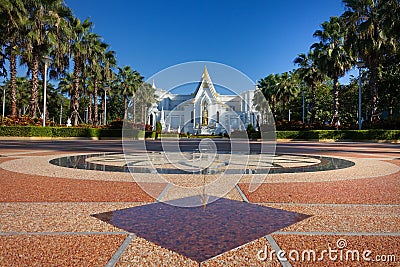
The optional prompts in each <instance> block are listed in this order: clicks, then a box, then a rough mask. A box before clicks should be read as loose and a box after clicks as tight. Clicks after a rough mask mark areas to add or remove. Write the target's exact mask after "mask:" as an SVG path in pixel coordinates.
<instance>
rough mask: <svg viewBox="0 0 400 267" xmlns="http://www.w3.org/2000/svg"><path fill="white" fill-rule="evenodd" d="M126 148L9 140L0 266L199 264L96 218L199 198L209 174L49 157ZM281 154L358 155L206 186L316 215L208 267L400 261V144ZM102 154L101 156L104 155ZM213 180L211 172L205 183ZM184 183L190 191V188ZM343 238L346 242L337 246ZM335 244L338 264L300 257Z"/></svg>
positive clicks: (0, 164) (0, 154)
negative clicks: (340, 163)
mask: <svg viewBox="0 0 400 267" xmlns="http://www.w3.org/2000/svg"><path fill="white" fill-rule="evenodd" d="M154 147H155V146H154ZM121 151H122V149H121V142H120V141H87V140H84V141H24V140H19V141H11V140H6V141H4V140H2V141H1V143H0V266H104V265H106V264H107V263H109V264H111V266H112V265H116V266H199V263H197V262H195V261H193V260H191V259H188V258H186V257H184V256H182V255H180V254H178V253H176V252H174V251H170V250H168V249H165V248H162V247H160V246H158V245H156V244H154V243H152V242H150V241H148V240H145V239H143V238H141V237H138V236H136V235H132V234H129V233H127V232H126V231H124V230H122V229H119V228H117V227H114V226H112V225H110V224H108V223H105V222H103V221H101V220H98V219H96V218H94V217H93V216H92V215H93V214H98V213H103V212H108V211H113V210H117V209H125V208H130V207H134V206H141V205H146V204H149V203H152V202H154V201H156V199H159V200H170V199H176V198H181V197H184V196H191V195H194V194H201V193H202V191H201V187H198V186H199V185H202V181H203V180H202V179H201V181H199V180H196V177H194V176H187V175H164V177H165V178H168V179H163V177H160V176H157V175H155V174H139V175H137V176H136V177H135V179H136V180H134V179H133V178H132V177H131V175H130V174H129V173H114V172H101V171H90V170H77V169H68V168H64V167H58V166H55V165H51V164H49V163H48V162H49V160H50V159H54V158H58V157H63V156H66V155H77V154H92V153H102V152H107V153H108V152H116V153H121ZM138 153H141V152H138ZM277 153H279V154H299V155H322V156H332V157H340V158H344V159H347V160H351V161H354V162H355V166H353V167H350V168H347V169H342V170H333V171H323V172H315V173H295V174H292V173H290V174H272V175H269V176H267V178H266V179H265V180H264V181H263V184H261V185H260V186H259V188H258V189H257V190H256V191H254V192H249V191H248V188H249V183H250V181H251V179H252V176H250V175H243V176H242V177H241V178H240V182H239V184H238V187H234V188H224V184H223V183H221V182H220V181H218V182H217V183H215V185H217V186H216V188H214V189H212V190H211V189H210V190H209V191H208V192H213V193H215V194H219V193H222V192H228V194H227V195H226V196H225V197H226V198H230V199H234V200H240V201H246V200H248V201H250V202H253V203H257V204H259V205H263V206H268V207H272V208H277V209H282V210H286V211H293V212H298V213H303V214H307V215H310V216H311V217H309V218H307V219H305V220H303V221H300V222H298V223H296V224H293V225H290V226H288V227H285V228H283V229H280V230H278V231H276V232H274V233H272V234H271V235H270V236H268V237H261V238H259V239H257V240H254V241H252V242H249V243H247V244H245V245H243V246H240V247H238V248H235V249H233V250H230V251H228V252H225V253H223V254H220V255H217V256H215V257H214V258H211V259H209V260H206V261H204V262H202V263H201V264H200V266H207V267H208V266H281V262H283V263H284V260H283V259H279V257H277V255H276V254H274V253H272V255H271V257H269V256H270V255H266V254H265V253H266V252H271V251H272V250H276V251H279V250H284V251H286V252H290V251H291V250H296V251H298V252H299V253H300V258H299V259H296V258H295V257H294V259H292V258H288V259H289V263H290V264H291V265H292V266H399V265H400V252H399V251H400V233H399V229H400V146H399V145H397V144H379V143H311V142H288V143H279V144H278V146H277ZM96 160H97V161H99V160H100V162H101V158H100V159H96ZM296 166H297V165H296ZM234 178H235V179H236V177H234ZM213 179H214V178H213V177H212V176H209V177H207V179H206V182H209V181H211V180H213ZM135 181H136V182H138V183H136V182H135ZM143 181H146V183H145V184H143V183H142V182H143ZM168 183H170V184H169V185H168ZM182 186H183V187H189V188H192V189H191V190H187V191H185V190H182V188H183V187H182ZM160 229H162V225H160ZM170 238H173V237H170ZM339 240H340V241H341V242H342V243H343V242H345V244H346V246H345V247H343V248H341V249H337V246H338V244H339V243H338V242H339ZM342 243H340V244H342ZM328 248H331V249H333V250H335V249H337V251H338V255H337V256H338V258H336V259H335V260H332V259H330V258H329V255H328V254H324V257H323V259H322V260H318V259H316V260H307V259H306V260H302V259H301V256H302V255H301V253H302V252H303V251H307V250H315V251H316V252H317V254H316V255H317V256H321V254H318V253H320V252H321V251H323V250H328ZM355 250H357V251H359V252H360V258H361V259H360V260H357V259H350V260H346V259H345V257H346V252H347V253H349V251H350V252H351V253H354V251H355ZM365 250H371V254H370V255H368V256H369V257H368V259H370V261H367V260H365V259H363V258H362V255H361V253H362V252H364V251H365ZM340 251H341V253H342V255H343V258H344V259H342V260H340ZM293 253H294V252H292V254H291V256H295V254H293ZM343 253H344V254H343ZM260 256H261V258H260ZM286 256H289V255H286ZM306 256H307V255H306ZM311 256H312V255H311ZM331 256H335V255H331ZM350 256H351V255H350ZM378 260H380V261H379V262H378Z"/></svg>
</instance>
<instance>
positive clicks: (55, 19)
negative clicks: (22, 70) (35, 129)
mask: <svg viewBox="0 0 400 267" xmlns="http://www.w3.org/2000/svg"><path fill="white" fill-rule="evenodd" d="M25 5H26V9H27V10H28V12H29V19H28V20H27V23H26V35H25V38H24V41H25V44H24V45H23V47H24V57H25V61H26V63H27V64H28V67H29V69H30V71H31V74H32V79H31V82H32V86H31V97H30V103H29V114H30V116H31V117H33V118H36V116H37V112H38V85H39V72H40V64H41V60H42V58H43V57H44V56H48V55H49V54H50V53H51V49H52V47H53V46H56V45H57V44H58V43H60V42H64V41H65V39H60V36H61V35H62V34H63V33H64V30H65V29H67V28H68V26H69V19H70V18H71V10H70V9H69V8H68V7H66V6H65V5H64V1H63V0H51V1H44V0H42V1H26V2H25Z"/></svg>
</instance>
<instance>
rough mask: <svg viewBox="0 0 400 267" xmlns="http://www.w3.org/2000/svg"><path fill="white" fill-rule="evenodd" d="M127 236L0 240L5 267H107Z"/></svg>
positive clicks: (3, 238) (22, 237)
mask: <svg viewBox="0 0 400 267" xmlns="http://www.w3.org/2000/svg"><path fill="white" fill-rule="evenodd" d="M125 238H126V235H48V236H32V235H31V236H29V235H15V236H0V265H1V266H104V265H105V264H106V263H107V262H108V261H109V260H110V258H111V257H112V256H113V254H114V253H115V252H116V251H117V249H118V247H119V246H120V245H121V244H122V242H123V241H124V239H125Z"/></svg>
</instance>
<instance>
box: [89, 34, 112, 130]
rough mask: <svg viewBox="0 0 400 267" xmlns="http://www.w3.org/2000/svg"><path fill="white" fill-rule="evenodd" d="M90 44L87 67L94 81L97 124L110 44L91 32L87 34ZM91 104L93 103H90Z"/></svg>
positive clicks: (95, 120) (94, 117)
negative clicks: (103, 73) (103, 70)
mask: <svg viewBox="0 0 400 267" xmlns="http://www.w3.org/2000/svg"><path fill="white" fill-rule="evenodd" d="M87 40H88V43H89V45H88V46H87V49H88V50H87V62H88V64H87V67H88V69H89V70H90V74H89V75H90V77H91V79H90V81H92V88H93V99H94V105H93V108H94V116H93V125H94V126H97V124H98V117H99V114H98V113H99V105H98V90H99V83H100V82H101V80H102V77H101V76H102V68H103V62H104V60H105V51H106V49H107V48H108V45H107V44H106V43H104V42H102V41H101V40H100V36H99V35H97V34H95V33H90V34H88V36H87ZM90 102H91V101H90ZM90 104H91V103H90Z"/></svg>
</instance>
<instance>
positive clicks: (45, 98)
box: [43, 57, 51, 127]
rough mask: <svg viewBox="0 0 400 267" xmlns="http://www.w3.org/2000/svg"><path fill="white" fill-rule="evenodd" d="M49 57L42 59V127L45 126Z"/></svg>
mask: <svg viewBox="0 0 400 267" xmlns="http://www.w3.org/2000/svg"><path fill="white" fill-rule="evenodd" d="M50 60H51V58H50V57H43V63H44V81H43V127H44V126H46V104H47V103H46V101H47V92H46V90H47V66H48V64H49V63H50Z"/></svg>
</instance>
